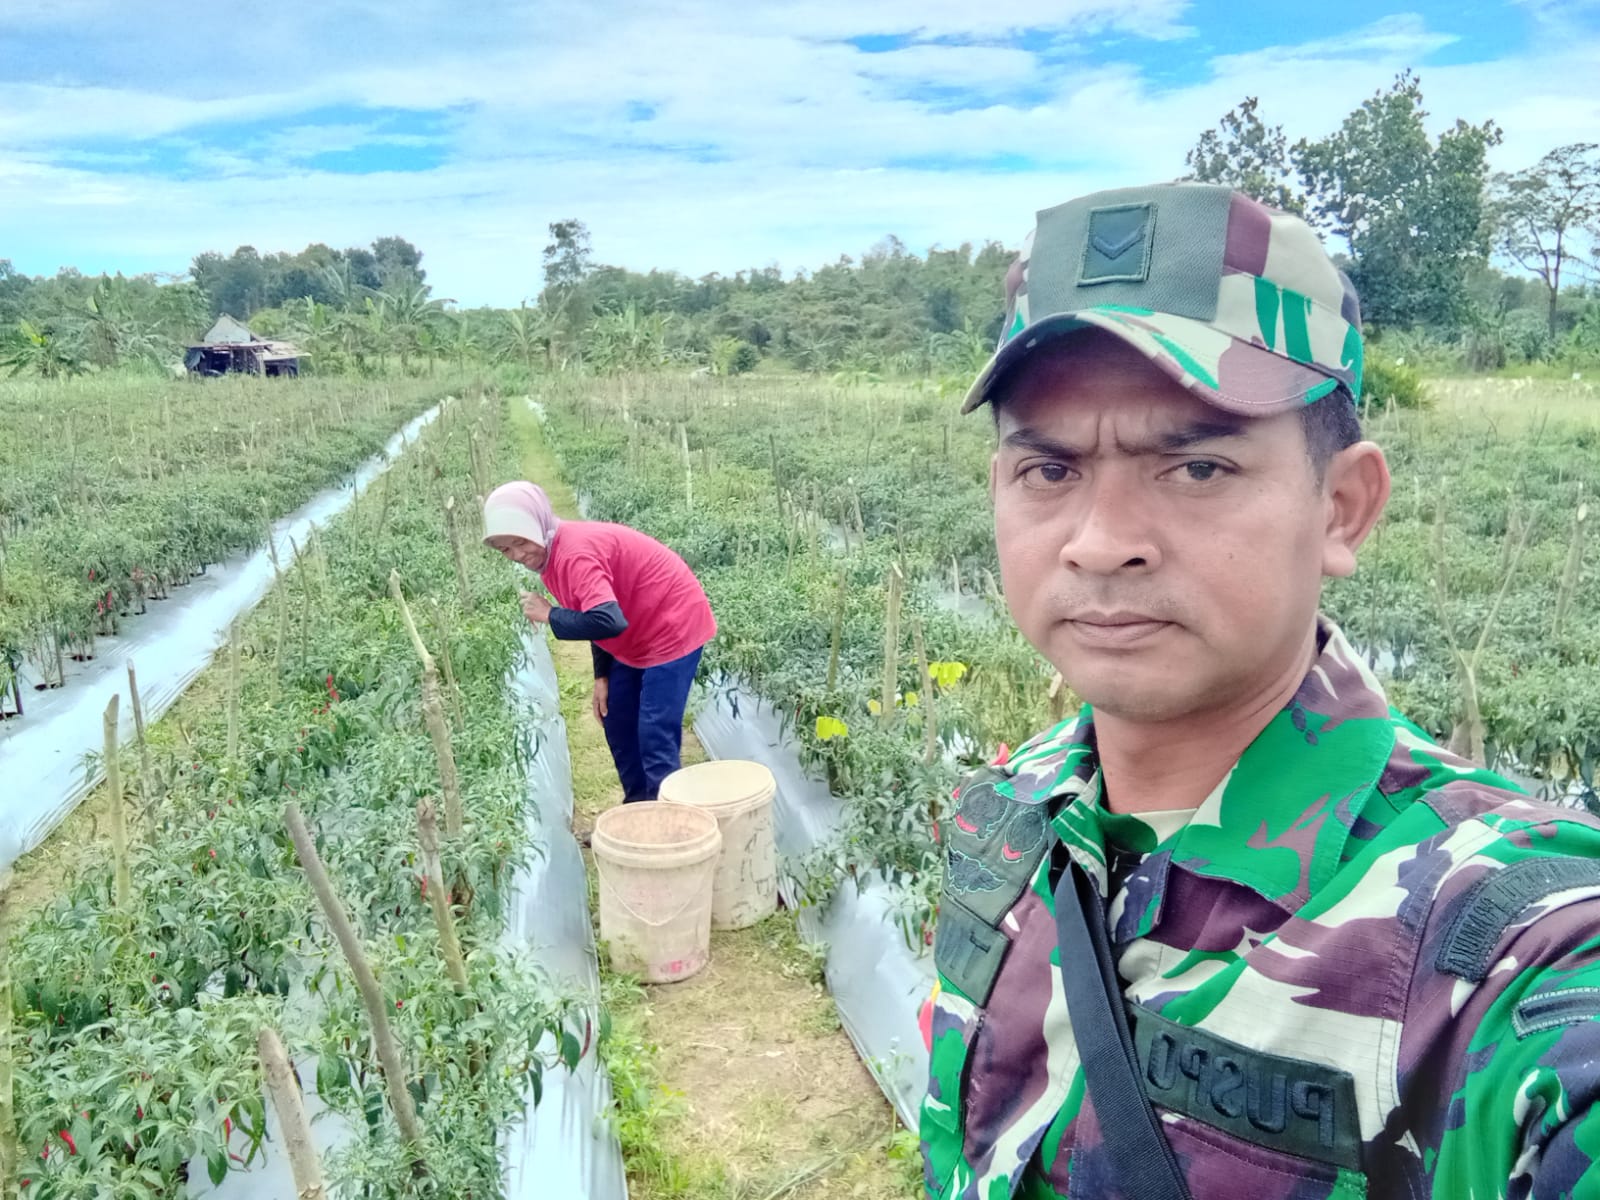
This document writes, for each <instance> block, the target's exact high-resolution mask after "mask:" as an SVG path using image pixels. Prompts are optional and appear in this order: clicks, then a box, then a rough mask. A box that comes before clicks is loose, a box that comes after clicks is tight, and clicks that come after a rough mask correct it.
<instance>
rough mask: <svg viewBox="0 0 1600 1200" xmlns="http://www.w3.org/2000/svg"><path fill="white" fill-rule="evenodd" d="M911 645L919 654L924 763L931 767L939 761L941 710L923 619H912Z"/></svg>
mask: <svg viewBox="0 0 1600 1200" xmlns="http://www.w3.org/2000/svg"><path fill="white" fill-rule="evenodd" d="M911 644H912V646H913V647H915V649H916V652H917V694H918V695H919V696H921V697H922V761H923V762H924V763H925V764H927V765H928V766H930V767H931V766H932V765H933V764H934V763H936V762H938V761H939V708H938V701H937V699H936V698H935V697H934V694H933V693H934V688H933V680H932V679H931V678H929V674H928V647H927V643H925V642H924V641H923V640H922V618H921V617H914V618H912V621H911Z"/></svg>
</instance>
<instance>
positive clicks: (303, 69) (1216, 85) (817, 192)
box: [0, 0, 1600, 303]
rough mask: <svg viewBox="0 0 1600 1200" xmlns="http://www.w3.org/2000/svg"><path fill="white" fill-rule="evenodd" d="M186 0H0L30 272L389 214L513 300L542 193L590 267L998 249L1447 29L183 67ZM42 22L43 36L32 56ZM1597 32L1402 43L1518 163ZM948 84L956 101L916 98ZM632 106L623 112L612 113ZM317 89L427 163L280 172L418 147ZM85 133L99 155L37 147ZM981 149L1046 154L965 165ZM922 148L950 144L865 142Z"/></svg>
mask: <svg viewBox="0 0 1600 1200" xmlns="http://www.w3.org/2000/svg"><path fill="white" fill-rule="evenodd" d="M1542 2H1543V3H1544V4H1545V5H1546V6H1547V7H1549V6H1550V0H1542ZM195 7H196V6H193V5H188V4H179V3H172V2H168V3H155V4H150V5H145V6H140V11H139V12H138V13H137V17H136V18H135V15H134V14H133V13H132V10H130V9H129V8H128V6H126V5H122V4H118V3H113V2H112V0H74V3H73V4H72V5H71V9H70V11H69V12H68V13H67V15H68V16H70V17H71V20H70V21H68V20H64V19H63V20H60V21H59V22H57V23H52V22H55V21H56V18H57V17H60V16H61V13H62V11H63V10H62V9H61V7H60V5H57V6H54V8H52V9H50V10H48V11H47V9H46V8H45V7H44V6H40V7H39V8H37V9H31V10H29V13H28V14H27V15H26V22H25V23H24V21H22V20H19V19H17V18H14V17H12V16H9V15H8V16H5V17H0V55H3V53H4V51H5V50H6V49H7V47H8V43H9V44H10V45H11V46H13V47H16V46H22V47H24V48H26V47H33V51H32V52H33V54H34V59H35V60H37V61H34V60H30V61H25V62H24V63H23V69H22V70H20V71H18V72H16V73H15V75H14V80H15V81H13V82H10V83H0V195H6V197H7V205H8V208H9V210H10V211H13V212H21V213H26V214H28V217H27V222H26V226H25V228H24V229H23V230H21V231H12V232H9V234H8V236H7V238H6V239H4V242H3V243H0V254H9V255H12V256H13V257H15V258H16V259H17V260H18V262H19V265H25V266H26V268H27V269H31V270H45V271H47V270H52V269H54V267H55V266H56V265H58V264H57V263H55V262H53V261H45V259H48V258H63V259H64V260H73V261H77V262H78V263H79V265H81V266H83V267H84V268H85V269H99V268H101V267H103V266H110V267H112V268H113V269H115V267H116V266H117V265H118V264H119V263H122V262H132V261H139V262H148V261H152V260H161V261H165V262H167V263H168V264H169V265H170V266H171V267H173V268H179V267H181V266H182V265H183V264H184V263H186V262H187V261H188V260H189V258H190V257H192V255H193V254H195V253H197V252H198V251H200V250H204V249H217V250H228V249H231V248H232V247H233V246H235V245H237V244H240V243H242V242H249V243H251V244H254V245H256V246H257V247H258V248H259V249H261V250H263V251H268V250H277V249H298V248H299V247H301V246H303V245H305V244H306V243H307V242H310V241H327V242H330V243H333V244H338V245H343V244H354V243H363V242H367V241H370V240H371V239H372V238H373V237H375V236H379V235H382V234H387V233H402V234H404V235H405V236H407V237H409V238H411V239H412V240H413V241H415V242H416V243H417V244H418V245H419V246H421V247H422V248H423V250H424V252H425V254H426V264H425V265H427V266H428V268H429V270H430V278H432V279H433V280H434V281H435V282H436V284H437V287H438V289H439V291H440V293H441V294H443V295H448V296H452V297H455V298H457V299H459V300H461V301H463V302H466V303H478V302H485V301H487V302H495V303H515V302H516V300H517V299H519V298H520V297H522V296H524V295H529V294H532V293H533V292H535V291H537V288H538V268H539V254H540V250H541V249H542V247H543V245H544V243H545V241H546V240H547V237H546V233H545V225H546V223H547V222H549V221H551V220H553V219H557V218H560V217H567V216H578V217H581V218H582V219H584V220H585V221H587V222H588V223H589V225H590V227H591V229H592V231H593V234H594V245H595V251H596V254H597V256H598V257H599V258H600V259H601V260H603V261H613V262H620V263H625V264H627V265H630V266H635V267H640V268H644V267H649V266H662V267H673V268H677V269H680V270H684V271H687V272H689V273H691V274H699V273H703V272H705V271H709V270H722V271H733V270H737V269H739V268H741V267H747V266H753V265H764V264H766V263H769V262H772V261H774V260H776V261H779V262H780V263H781V264H782V265H783V266H785V267H786V268H794V267H797V266H814V265H816V264H818V263H820V262H823V261H827V260H831V259H832V258H834V257H836V256H837V255H838V254H839V253H840V252H850V253H856V252H859V251H860V250H861V249H863V248H865V247H866V246H867V245H869V244H870V243H871V242H873V241H874V240H876V239H877V238H878V237H879V236H881V235H882V234H884V233H889V232H894V233H897V234H899V235H900V236H901V237H902V238H903V239H904V240H905V241H906V242H907V244H908V245H910V246H912V247H914V248H917V249H922V248H925V247H926V246H927V245H929V244H931V243H934V242H939V243H943V244H946V245H951V244H956V243H959V242H961V241H964V240H973V241H981V240H983V239H985V238H989V237H998V238H1002V239H1005V240H1006V241H1008V242H1010V243H1013V244H1014V243H1015V242H1016V240H1017V239H1018V238H1019V237H1020V235H1021V234H1022V233H1023V232H1024V231H1025V229H1026V228H1027V226H1028V225H1029V223H1030V222H1031V218H1032V214H1033V212H1034V211H1035V210H1036V209H1037V208H1040V207H1044V206H1046V205H1048V204H1052V203H1055V202H1057V201H1059V200H1061V199H1063V198H1065V197H1067V196H1069V195H1072V194H1074V193H1076V192H1081V191H1086V190H1091V189H1093V188H1096V187H1101V186H1113V185H1117V184H1125V183H1128V182H1131V181H1144V180H1152V179H1161V178H1171V177H1173V176H1174V175H1176V174H1178V173H1179V172H1180V171H1181V170H1182V161H1183V154H1184V151H1185V150H1186V149H1187V148H1188V147H1189V146H1191V145H1192V144H1193V142H1194V139H1195V137H1196V135H1197V134H1198V132H1199V131H1200V129H1202V128H1204V127H1205V126H1207V125H1209V124H1212V123H1213V122H1214V121H1215V119H1216V118H1217V117H1218V116H1220V115H1221V114H1222V113H1223V112H1224V111H1225V110H1227V109H1228V108H1230V107H1231V106H1233V105H1234V104H1235V103H1236V102H1237V101H1238V100H1239V99H1240V98H1242V97H1243V96H1245V95H1247V94H1250V95H1258V96H1260V98H1261V107H1262V112H1263V113H1264V114H1265V115H1266V117H1267V119H1268V120H1270V121H1273V122H1282V123H1283V124H1284V125H1285V126H1286V128H1287V130H1288V132H1289V133H1290V135H1291V137H1295V136H1300V135H1302V134H1305V135H1310V136H1317V135H1319V134H1321V133H1324V132H1326V131H1328V130H1330V129H1332V128H1333V127H1334V126H1336V125H1337V123H1338V121H1339V120H1340V119H1341V118H1342V116H1343V115H1344V114H1345V113H1347V112H1348V111H1349V110H1350V109H1351V108H1352V107H1354V106H1355V105H1356V104H1357V103H1359V102H1360V101H1361V100H1362V99H1364V98H1366V97H1367V96H1368V95H1370V94H1372V93H1373V92H1374V91H1376V90H1378V89H1379V88H1381V87H1385V86H1387V84H1388V83H1389V81H1390V80H1391V79H1392V78H1393V76H1394V74H1395V73H1396V72H1397V71H1398V70H1400V69H1402V68H1403V67H1405V66H1408V65H1410V64H1412V63H1414V62H1417V61H1419V60H1423V59H1425V58H1426V56H1427V55H1428V54H1430V53H1432V52H1434V51H1436V50H1438V49H1440V48H1441V47H1443V46H1445V45H1446V44H1447V43H1448V42H1449V41H1450V40H1451V39H1450V36H1449V35H1447V34H1444V33H1441V32H1439V31H1437V30H1435V29H1432V28H1430V26H1429V25H1428V24H1427V23H1426V22H1424V21H1423V20H1422V19H1421V18H1419V17H1415V16H1397V17H1391V18H1386V19H1385V20H1382V21H1379V22H1377V23H1375V24H1373V25H1370V26H1366V27H1364V28H1360V29H1355V30H1352V31H1350V32H1348V33H1346V34H1344V35H1342V36H1339V37H1336V38H1328V39H1322V40H1320V41H1317V42H1314V43H1309V44H1286V45H1284V46H1281V47H1270V48H1263V49H1260V50H1256V51H1253V52H1251V53H1248V54H1235V55H1229V56H1224V57H1218V58H1216V59H1214V60H1212V62H1211V63H1210V65H1209V70H1208V71H1207V72H1206V73H1205V76H1204V77H1203V78H1202V79H1200V80H1199V81H1198V82H1194V83H1191V84H1187V85H1182V86H1172V85H1161V86H1157V85H1155V84H1153V83H1152V82H1151V81H1150V80H1149V79H1148V78H1146V77H1145V76H1144V75H1143V74H1142V73H1141V71H1140V70H1139V69H1138V68H1137V67H1135V66H1134V65H1131V64H1129V63H1127V62H1115V61H1104V56H1103V55H1102V56H1101V58H1102V61H1099V62H1096V61H1095V56H1094V55H1092V54H1091V52H1090V51H1091V48H1092V46H1093V44H1094V43H1093V42H1092V41H1091V40H1089V39H1092V38H1093V37H1096V36H1100V35H1105V34H1109V33H1116V34H1118V35H1122V36H1124V37H1125V38H1127V37H1132V38H1143V39H1155V38H1160V39H1169V40H1175V39H1183V38H1185V35H1186V32H1187V31H1186V30H1185V28H1184V26H1183V25H1182V24H1181V21H1182V19H1183V16H1184V12H1183V8H1184V6H1183V4H1182V3H1181V2H1180V0H1047V2H1046V3H1043V4H1037V3H1036V4H1033V5H1024V4H1022V3H1020V0H993V2H990V3H986V4H982V5H974V4H971V3H970V0H961V2H959V3H958V2H956V0H920V2H918V0H886V2H885V3H881V4H877V5H873V6H871V7H870V8H868V7H866V6H862V5H860V4H859V3H855V2H850V3H846V2H845V0H822V3H820V4H819V5H804V6H801V5H769V6H760V7H756V6H751V5H749V4H747V3H746V4H735V3H733V2H732V0H694V2H692V3H684V4H678V5H674V6H672V7H671V8H670V9H665V8H662V7H661V6H658V5H652V4H647V3H644V2H643V0H622V2H618V0H611V2H609V3H595V4H590V5H587V6H578V5H576V4H575V3H571V0H560V2H559V3H545V4H541V5H538V6H531V7H530V6H513V7H509V8H508V7H503V6H486V5H480V6H467V7H465V8H463V7H462V6H460V5H457V4H454V3H451V4H446V3H444V2H443V0H425V2H418V3H412V4H408V5H400V6H395V5H392V4H386V5H379V4H378V3H377V2H376V0H332V2H330V3H328V4H324V5H322V6H318V7H315V8H313V7H310V6H296V5H291V6H277V11H276V12H271V13H268V14H265V15H263V16H262V25H261V28H260V29H259V30H255V31H253V37H254V38H257V39H258V40H259V43H260V44H263V45H272V44H281V45H291V46H294V47H295V52H294V53H292V54H287V53H286V54H283V55H276V54H273V55H260V56H244V58H243V59H242V60H241V59H239V58H237V57H235V56H231V55H230V56H224V57H218V58H217V60H216V61H215V62H214V63H213V62H210V61H208V59H207V56H206V55H203V54H193V53H185V54H181V55H176V54H174V52H173V49H172V45H173V44H174V43H170V42H169V43H168V44H165V45H161V43H162V39H171V38H174V37H176V36H177V35H178V33H179V32H180V31H183V36H184V39H185V41H184V42H182V43H177V44H192V36H193V29H194V28H195V16H194V12H193V11H192V10H193V9H194V8H195ZM52 13H54V14H55V16H52ZM1540 19H1541V20H1551V19H1554V18H1553V17H1549V16H1548V15H1541V17H1540ZM1023 28H1028V29H1033V30H1040V29H1042V30H1045V31H1046V32H1047V34H1048V36H1049V37H1051V38H1053V39H1054V41H1055V43H1056V46H1055V49H1057V50H1058V51H1059V50H1060V49H1062V48H1066V49H1067V50H1069V51H1071V50H1074V49H1076V53H1068V54H1066V55H1062V54H1059V53H1053V54H1051V55H1049V56H1041V55H1035V54H1032V53H1029V52H1028V51H1026V50H1023V49H1019V48H1018V47H1017V45H1016V44H1014V39H1012V38H1011V37H1010V35H1011V34H1012V33H1014V32H1015V31H1017V30H1019V29H1023ZM871 33H882V34H894V35H902V36H904V35H909V36H910V37H911V39H912V41H911V44H909V45H907V46H906V47H905V48H903V49H898V50H893V51H890V52H887V53H877V54H869V53H865V52H863V51H861V50H859V49H857V48H856V47H855V46H853V45H851V44H849V43H848V42H847V41H846V40H844V39H847V38H849V37H852V36H859V35H864V34H871ZM69 39H70V40H69ZM933 39H942V40H939V41H935V40H933ZM80 42H81V45H80V44H79V43H80ZM1173 44H1174V49H1175V50H1182V49H1186V48H1188V47H1192V46H1193V44H1194V43H1193V39H1188V40H1187V41H1174V42H1173ZM47 45H50V46H55V47H57V48H56V50H55V51H54V52H53V53H54V54H55V56H56V59H57V60H58V61H53V62H47V61H43V59H42V57H41V56H42V55H43V54H44V51H43V50H42V49H40V48H41V47H44V46H47ZM62 45H71V46H72V47H73V48H74V51H75V52H74V53H73V54H72V55H71V58H70V62H71V63H79V62H82V63H102V64H104V63H111V62H114V63H115V64H117V66H116V69H115V70H111V69H105V70H100V71H97V72H96V73H95V74H94V75H93V76H92V77H91V76H88V75H85V76H84V77H80V78H76V79H74V78H71V77H69V76H68V74H67V73H68V71H69V59H68V57H66V55H65V54H64V52H63V51H62V50H61V49H60V47H61V46H62ZM402 48H403V49H402ZM77 51H81V53H80V52H77ZM1191 52H1192V51H1191ZM1597 54H1600V37H1585V36H1579V35H1573V36H1570V37H1567V38H1565V39H1561V40H1559V41H1550V40H1542V41H1540V42H1539V43H1536V49H1534V50H1533V51H1530V52H1527V53H1524V54H1522V55H1520V56H1517V57H1508V58H1505V59H1502V60H1501V61H1499V62H1493V63H1479V64H1469V65H1462V66H1448V67H1425V68H1424V70H1423V84H1424V90H1425V94H1426V96H1427V98H1428V106H1429V109H1430V111H1431V112H1432V113H1433V114H1434V116H1433V118H1432V120H1433V123H1434V125H1435V126H1436V127H1438V126H1442V125H1444V124H1448V123H1449V122H1450V121H1453V120H1454V119H1455V118H1456V117H1457V116H1460V117H1464V118H1466V119H1468V120H1472V121H1481V120H1483V119H1486V118H1488V117H1494V118H1495V119H1497V120H1498V121H1499V122H1500V123H1501V124H1502V126H1503V127H1504V128H1505V129H1506V134H1507V137H1506V144H1505V145H1504V146H1502V147H1500V148H1499V149H1498V150H1497V151H1496V152H1495V163H1496V165H1497V166H1503V167H1507V168H1515V167H1520V166H1523V165H1526V163H1528V162H1531V161H1533V160H1534V159H1536V158H1537V157H1538V156H1539V155H1540V154H1542V153H1543V152H1544V151H1545V150H1546V149H1548V148H1550V147H1551V146H1553V145H1557V144H1561V143H1562V142H1565V141H1574V140H1579V138H1581V137H1584V136H1592V130H1593V129H1595V128H1600V95H1597V94H1596V89H1595V88H1594V87H1593V84H1592V78H1593V63H1594V62H1595V61H1596V58H1597ZM82 70H85V71H87V68H82ZM949 89H960V90H961V92H962V93H963V99H964V102H965V106H964V107H959V108H952V106H951V105H949V104H948V103H946V101H947V99H948V91H949ZM631 102H637V103H639V104H642V105H644V106H646V109H644V110H641V111H648V112H649V114H650V116H649V119H646V120H630V119H629V112H628V106H629V104H630V103H631ZM333 105H340V106H357V107H367V108H379V107H395V108H408V109H416V110H428V111H434V110H439V109H445V108H448V109H450V110H451V115H450V119H449V122H448V125H449V127H448V130H447V131H446V132H445V133H444V134H443V135H442V137H443V142H442V144H444V145H447V146H448V148H449V159H448V161H447V162H446V163H445V164H444V165H442V166H440V167H438V168H436V169H433V170H430V171H426V172H416V173H391V174H377V175H361V176H354V175H333V174H326V173H317V172H311V171H306V170H304V169H303V168H302V167H300V166H298V165H297V163H298V162H303V161H304V160H305V159H306V158H308V157H312V156H314V155H316V154H318V153H322V152H325V151H328V150H339V149H351V148H355V147H357V146H361V145H370V144H373V143H374V142H382V141H384V140H388V141H389V142H390V143H391V144H404V145H414V144H421V143H422V142H424V141H432V140H433V137H432V135H431V134H429V135H426V136H425V135H420V134H415V133H412V132H409V131H405V132H399V133H396V132H394V131H393V130H392V129H391V128H390V127H388V126H385V125H383V124H382V123H379V124H376V125H368V124H366V123H363V122H361V121H359V120H353V121H345V120H340V121H338V122H337V123H336V124H320V125H317V124H307V123H306V122H305V121H304V120H302V119H299V118H300V116H301V114H304V113H306V112H308V111H309V110H312V109H316V108H326V107H328V106H333ZM353 115H359V114H353ZM635 115H637V114H635ZM245 120H266V121H276V122H278V125H277V126H276V127H275V128H274V129H273V131H272V132H271V133H269V134H267V135H266V136H265V137H263V138H261V139H258V140H256V141H255V142H253V143H250V144H248V145H240V146H233V145H225V146H224V147H223V148H222V149H220V150H219V149H217V148H216V147H215V145H209V144H208V142H207V134H206V128H205V127H207V126H212V125H217V124H219V123H225V122H237V121H245ZM153 138H165V139H167V141H168V143H169V144H170V145H173V146H177V147H180V148H184V149H185V150H186V151H187V153H188V154H189V155H190V161H191V162H192V163H193V164H194V165H195V166H196V167H203V168H204V169H205V170H206V171H214V172H215V173H216V174H217V175H218V176H220V177H217V178H211V177H205V176H204V173H203V172H202V177H201V178H194V179H188V180H184V181H177V180H174V179H170V178H159V177H156V178H152V177H149V176H146V175H138V174H132V173H128V168H129V166H130V165H131V164H130V163H129V162H128V161H126V159H125V158H123V154H124V152H123V151H122V149H121V145H120V144H127V145H128V147H129V149H128V152H127V153H129V154H132V153H134V152H135V151H136V150H137V148H138V143H139V142H140V141H141V140H148V139H153ZM87 139H94V144H92V146H91V147H90V149H91V150H92V151H93V152H94V153H95V154H98V155H100V156H102V157H100V158H98V159H95V158H94V157H93V156H92V155H88V154H85V153H83V152H81V151H80V152H77V153H74V154H72V155H71V157H70V158H63V157H62V152H63V151H64V150H71V149H72V147H73V144H74V142H82V141H84V140H87ZM1006 155H1011V156H1027V157H1030V158H1033V159H1035V160H1041V161H1043V162H1044V163H1045V164H1046V165H1045V167H1044V168H1043V169H1041V170H1038V171H1027V172H1002V171H997V170H992V169H984V167H983V166H982V164H984V163H986V162H992V161H995V160H996V159H997V158H998V157H999V156H1006ZM119 158H123V160H122V161H118V159H119ZM940 159H944V160H948V161H951V162H954V163H957V164H959V163H972V164H975V165H973V166H958V167H956V168H955V169H951V170H947V171H928V170H914V169H910V168H909V167H896V166H894V165H893V164H895V163H912V162H924V163H925V162H930V161H936V160H940ZM65 162H71V163H73V164H75V166H74V168H72V169H69V168H68V167H66V166H65V165H63V164H64V163H65ZM83 168H87V169H83ZM111 172H118V173H111ZM19 242H20V244H19ZM32 251H36V252H37V254H38V255H39V256H42V257H38V258H35V257H33V256H32V254H31V253H30V252H32Z"/></svg>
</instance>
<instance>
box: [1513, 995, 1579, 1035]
mask: <svg viewBox="0 0 1600 1200" xmlns="http://www.w3.org/2000/svg"><path fill="white" fill-rule="evenodd" d="M1595 1017H1600V987H1582V988H1567V989H1566V990H1565V991H1560V992H1544V993H1542V994H1541V995H1538V996H1529V997H1527V998H1526V999H1525V1000H1523V1001H1522V1003H1520V1004H1518V1005H1517V1008H1516V1011H1515V1012H1513V1013H1512V1014H1511V1025H1512V1028H1514V1029H1515V1030H1516V1031H1517V1037H1518V1038H1525V1037H1528V1036H1529V1035H1531V1034H1535V1033H1543V1032H1544V1031H1546V1030H1548V1029H1555V1028H1557V1027H1558V1026H1561V1025H1576V1024H1578V1023H1579V1022H1581V1021H1590V1020H1593V1019H1594V1018H1595Z"/></svg>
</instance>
